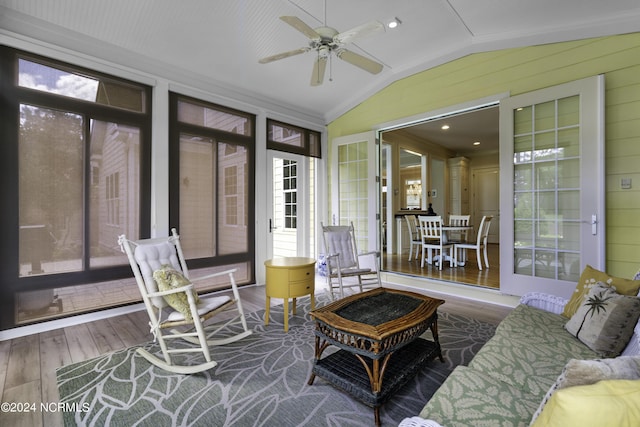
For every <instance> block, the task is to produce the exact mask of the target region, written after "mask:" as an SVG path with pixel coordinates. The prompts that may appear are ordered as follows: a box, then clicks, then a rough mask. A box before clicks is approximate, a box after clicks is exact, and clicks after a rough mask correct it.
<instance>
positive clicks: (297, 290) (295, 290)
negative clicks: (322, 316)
mask: <svg viewBox="0 0 640 427" xmlns="http://www.w3.org/2000/svg"><path fill="white" fill-rule="evenodd" d="M313 291H314V283H313V280H304V281H302V282H291V283H290V284H289V296H290V297H292V298H293V297H300V296H303V295H309V294H310V293H312V292H313Z"/></svg>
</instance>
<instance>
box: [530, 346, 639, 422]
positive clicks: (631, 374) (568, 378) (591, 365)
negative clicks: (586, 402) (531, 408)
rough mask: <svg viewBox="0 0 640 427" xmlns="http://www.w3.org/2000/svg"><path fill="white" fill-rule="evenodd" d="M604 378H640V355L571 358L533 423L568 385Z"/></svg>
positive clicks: (587, 383)
mask: <svg viewBox="0 0 640 427" xmlns="http://www.w3.org/2000/svg"><path fill="white" fill-rule="evenodd" d="M603 380H640V356H620V357H616V358H614V359H593V360H579V359H571V360H569V362H567V364H566V365H565V367H564V369H563V370H562V373H561V374H560V376H559V377H558V379H557V380H556V382H555V383H554V384H553V385H552V386H551V388H550V389H549V391H548V392H547V394H546V395H545V396H544V398H543V399H542V402H541V403H540V406H539V407H538V410H537V411H536V412H535V414H534V415H533V418H532V419H531V424H532V425H533V423H534V422H535V420H536V419H537V418H538V416H539V415H540V413H541V412H542V410H543V409H544V407H545V406H546V404H547V403H548V402H549V399H550V398H551V396H552V395H553V393H555V392H556V391H558V390H561V389H563V388H567V387H575V386H581V385H589V384H595V383H597V382H598V381H603Z"/></svg>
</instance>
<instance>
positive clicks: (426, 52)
mask: <svg viewBox="0 0 640 427" xmlns="http://www.w3.org/2000/svg"><path fill="white" fill-rule="evenodd" d="M283 15H295V16H297V17H299V18H300V19H302V20H303V21H304V22H305V23H307V24H308V25H309V26H311V27H313V28H316V27H319V26H322V25H323V21H324V16H325V7H324V2H323V1H321V0H268V1H266V0H233V1H231V0H226V1H223V0H180V1H179V0H108V1H105V0H0V36H3V35H4V36H9V37H12V39H15V38H16V37H19V38H25V39H26V40H28V41H34V40H35V41H36V42H37V43H43V44H45V45H46V46H51V45H53V46H55V47H62V48H64V49H65V50H66V49H70V50H72V51H74V52H80V53H81V54H85V55H89V56H91V57H97V58H99V59H100V60H106V61H108V62H110V63H115V64H119V65H121V66H125V67H127V68H129V69H134V70H139V71H143V72H145V73H149V74H151V75H155V76H158V77H162V78H168V79H170V80H172V81H176V82H178V83H181V84H185V85H193V86H194V87H195V88H197V89H205V90H212V91H214V92H217V93H220V94H222V95H223V96H227V97H233V98H235V99H236V100H240V101H242V102H249V103H252V104H253V105H256V106H259V107H260V106H274V105H276V106H278V107H279V108H282V111H285V112H286V111H290V112H295V114H298V115H302V116H304V117H308V118H311V119H313V120H315V121H319V122H325V123H327V122H330V121H331V120H333V119H335V118H336V117H338V116H339V115H340V114H343V113H344V112H346V111H348V110H349V109H350V108H352V107H354V106H355V105H357V104H358V103H360V102H362V101H363V100H364V99H366V98H367V97H368V96H370V95H372V94H373V93H375V92H376V91H378V90H380V89H382V88H384V87H385V86H388V85H389V84H390V83H392V82H393V81H395V80H397V79H400V78H403V77H406V76H408V75H411V74H413V73H416V72H419V71H422V70H424V69H427V68H429V67H433V66H435V65H438V64H441V63H444V62H447V61H450V60H453V59H456V58H459V57H462V56H465V55H468V54H470V53H474V52H480V51H487V50H493V49H502V48H508V47H517V46H524V45H535V44H544V43H552V42H558V41H566V40H573V39H581V38H587V37H596V36H602V35H610V34H621V33H628V32H636V31H640V2H639V1H638V0H608V1H603V0H481V1H479V0H395V1H389V0H341V1H339V0H327V2H326V21H327V22H326V24H327V25H328V26H330V27H333V28H335V29H337V30H338V31H339V32H342V31H345V30H347V29H351V28H353V27H355V26H357V25H360V24H363V23H365V22H369V21H372V20H378V21H380V22H382V23H385V24H386V23H387V22H388V21H389V20H391V19H392V18H394V17H397V18H399V19H400V20H401V21H402V24H401V25H400V26H399V27H398V28H397V29H394V30H391V29H387V30H386V31H385V32H382V33H377V34H374V35H371V36H368V37H366V38H362V39H358V40H356V41H355V43H354V44H351V45H349V49H351V50H353V51H355V52H357V53H360V54H362V55H365V56H368V57H370V58H372V59H374V60H376V61H378V62H380V63H382V64H383V65H384V69H383V70H382V72H381V73H379V74H377V75H372V74H369V73H367V72H365V71H363V70H361V69H359V68H356V67H354V66H352V65H350V64H348V63H346V62H343V61H341V60H339V59H336V58H335V57H334V59H333V61H332V66H331V77H332V81H329V72H330V70H329V68H327V74H326V76H325V82H324V84H323V85H321V86H317V87H311V86H310V84H309V81H310V76H311V69H312V66H313V62H314V59H315V55H314V53H313V52H307V53H305V54H302V55H298V56H294V57H290V58H286V59H283V60H280V61H277V62H272V63H269V64H259V63H258V60H259V59H260V58H262V57H266V56H270V55H274V54H276V53H280V52H283V51H288V50H292V49H297V48H300V47H304V46H307V44H308V39H307V38H306V37H305V36H304V35H303V34H301V33H299V32H298V31H296V30H295V29H293V28H292V27H291V26H289V25H287V24H286V23H284V22H282V21H281V20H280V19H279V17H280V16H283ZM0 42H2V39H1V38H0Z"/></svg>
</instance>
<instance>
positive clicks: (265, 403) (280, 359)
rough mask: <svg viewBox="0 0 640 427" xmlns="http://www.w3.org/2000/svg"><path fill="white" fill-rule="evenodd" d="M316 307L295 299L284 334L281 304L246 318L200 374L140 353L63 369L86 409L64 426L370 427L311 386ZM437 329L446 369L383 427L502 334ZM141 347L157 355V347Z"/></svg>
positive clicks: (476, 325) (409, 392)
mask: <svg viewBox="0 0 640 427" xmlns="http://www.w3.org/2000/svg"><path fill="white" fill-rule="evenodd" d="M316 300H317V303H318V305H323V304H326V303H327V302H328V296H326V295H323V294H320V295H317V296H316ZM309 304H310V302H309V298H308V297H307V298H300V299H298V311H297V315H296V316H291V317H290V319H289V332H288V333H285V332H284V330H283V307H282V306H277V307H272V309H271V319H270V322H269V326H266V327H265V325H264V321H263V317H264V310H261V311H258V312H255V313H250V314H248V315H247V321H248V323H249V327H250V328H251V329H252V330H253V331H254V333H253V334H252V335H251V336H249V337H247V338H245V339H243V340H241V341H239V342H236V343H233V344H229V345H226V346H220V347H215V348H213V351H212V357H213V358H214V359H215V360H217V361H218V365H217V366H216V367H215V368H213V369H211V370H210V371H206V372H203V373H199V374H195V375H178V374H172V373H170V372H166V371H163V370H162V369H159V368H157V367H155V366H153V365H151V364H150V363H148V362H147V361H146V360H145V359H143V358H142V357H141V356H139V355H138V354H137V353H135V348H127V349H124V350H120V351H116V352H113V353H108V354H105V355H102V356H100V357H97V358H95V359H91V360H88V361H85V362H80V363H76V364H72V365H68V366H64V367H61V368H59V369H58V370H57V381H58V390H59V392H60V400H61V402H64V403H65V404H68V405H71V406H70V407H75V408H80V411H77V412H65V414H64V422H65V425H66V426H104V425H110V426H154V427H160V426H162V427H164V426H207V427H211V426H235V427H245V426H256V427H257V426H278V427H292V426H340V427H351V426H353V427H356V426H361V427H365V426H371V425H373V409H372V408H370V407H368V406H366V405H364V404H362V403H360V402H359V401H357V400H355V399H353V398H352V397H350V396H348V395H347V394H345V393H343V392H341V391H339V390H337V389H335V388H333V387H332V386H330V385H328V384H327V383H326V382H324V381H323V380H322V379H321V378H316V380H315V382H314V383H313V385H311V386H308V385H307V380H308V378H309V374H310V372H311V367H312V363H313V352H314V350H313V348H314V335H313V326H314V325H313V322H312V320H311V318H310V316H309V315H308V312H309V308H310V307H309ZM443 307H444V306H443ZM438 327H439V328H438V330H439V334H440V343H441V345H442V349H443V355H444V358H445V362H444V363H442V362H440V361H439V360H437V359H436V360H434V361H433V362H431V364H430V365H429V366H428V367H427V368H425V369H423V370H422V371H421V372H420V373H419V374H418V375H416V376H415V377H414V378H413V379H412V380H411V381H410V382H409V383H408V384H407V385H406V386H405V387H404V388H403V389H402V390H401V391H400V392H399V393H398V394H397V395H395V396H393V397H392V398H391V399H390V401H389V402H387V403H386V404H385V405H384V406H382V408H381V411H380V416H381V422H382V425H383V426H397V425H398V423H399V422H400V421H401V420H402V419H403V418H405V417H407V416H413V415H417V414H418V413H419V412H420V410H421V409H422V407H423V406H424V405H425V403H426V402H427V401H428V400H429V398H430V397H431V395H432V394H433V393H434V392H435V391H436V390H437V388H438V387H439V386H440V384H442V382H443V381H444V379H445V378H446V377H447V376H448V375H449V373H450V372H451V371H452V370H453V368H454V367H455V366H457V365H458V364H467V363H468V362H469V361H470V360H471V358H472V357H473V355H474V354H475V353H476V352H477V351H478V350H479V349H480V347H481V346H482V345H483V344H484V343H485V342H486V341H487V340H488V339H489V338H490V337H491V336H492V335H493V333H494V331H495V327H494V326H493V325H490V324H487V323H484V322H479V321H477V320H474V319H471V318H467V317H463V316H456V315H450V314H448V313H445V312H441V313H439V320H438ZM428 334H429V333H427V335H428ZM144 347H145V348H147V349H149V350H150V351H152V352H157V353H159V348H158V346H157V344H155V343H152V342H150V343H148V344H146V345H145V346H144ZM326 354H329V353H327V351H325V354H324V355H326ZM188 357H189V358H193V357H195V358H198V357H199V356H193V355H190V356H188ZM194 363H197V362H196V361H194Z"/></svg>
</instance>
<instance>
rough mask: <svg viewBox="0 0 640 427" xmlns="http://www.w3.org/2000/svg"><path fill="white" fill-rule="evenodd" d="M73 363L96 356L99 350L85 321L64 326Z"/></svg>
mask: <svg viewBox="0 0 640 427" xmlns="http://www.w3.org/2000/svg"><path fill="white" fill-rule="evenodd" d="M64 333H65V336H66V338H67V344H68V345H69V354H70V355H71V360H72V361H73V363H77V362H82V361H84V360H88V359H92V358H94V357H98V356H99V355H100V352H99V351H98V347H97V346H96V344H95V342H93V337H92V336H91V331H90V330H89V328H88V326H87V324H86V323H84V324H81V325H74V326H69V327H66V328H64Z"/></svg>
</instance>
